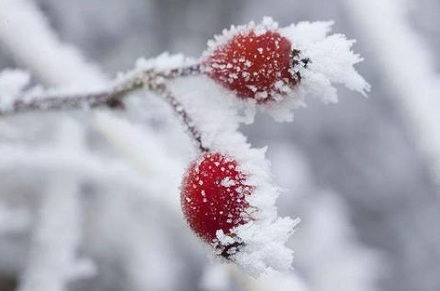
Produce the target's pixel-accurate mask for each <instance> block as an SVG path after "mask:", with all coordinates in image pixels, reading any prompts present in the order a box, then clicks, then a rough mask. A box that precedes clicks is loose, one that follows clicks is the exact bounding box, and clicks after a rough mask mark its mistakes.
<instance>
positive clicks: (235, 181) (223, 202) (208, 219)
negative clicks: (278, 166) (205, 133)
mask: <svg viewBox="0 0 440 291" xmlns="http://www.w3.org/2000/svg"><path fill="white" fill-rule="evenodd" d="M252 189H253V188H252V186H249V185H246V175H244V174H243V173H242V172H241V171H240V169H239V168H238V164H237V161H235V160H234V159H232V158H230V157H229V156H226V155H223V154H221V153H205V154H203V155H202V156H201V157H200V158H199V159H197V160H196V161H194V162H192V163H191V165H190V167H189V169H188V170H187V172H186V175H185V177H184V179H183V183H182V189H181V190H182V192H181V204H182V210H183V214H184V215H185V217H186V220H187V221H188V224H189V226H190V227H191V229H192V230H193V231H194V232H195V233H196V234H197V235H198V236H200V237H201V238H202V239H203V240H205V241H206V242H208V243H215V242H216V232H217V230H222V231H223V233H224V234H226V235H230V236H234V234H233V233H231V229H232V228H234V227H235V226H238V225H241V224H245V223H246V222H248V221H249V220H250V218H249V215H248V214H247V212H246V211H247V210H248V207H249V204H248V202H247V201H246V195H250V194H251V193H252Z"/></svg>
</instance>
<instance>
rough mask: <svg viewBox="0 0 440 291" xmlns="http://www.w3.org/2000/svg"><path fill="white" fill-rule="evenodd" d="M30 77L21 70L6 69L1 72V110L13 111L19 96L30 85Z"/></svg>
mask: <svg viewBox="0 0 440 291" xmlns="http://www.w3.org/2000/svg"><path fill="white" fill-rule="evenodd" d="M29 79H30V75H29V73H27V72H24V71H20V70H12V69H6V70H3V71H1V72H0V92H1V97H0V110H1V111H9V110H11V109H12V105H13V104H14V101H15V99H16V98H17V96H18V95H19V94H20V93H21V92H22V90H23V89H24V88H25V87H26V86H27V85H28V83H29Z"/></svg>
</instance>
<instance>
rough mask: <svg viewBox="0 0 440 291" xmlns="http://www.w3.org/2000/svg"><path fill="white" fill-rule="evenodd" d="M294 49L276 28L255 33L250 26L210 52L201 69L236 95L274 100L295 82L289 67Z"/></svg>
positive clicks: (291, 64)
mask: <svg viewBox="0 0 440 291" xmlns="http://www.w3.org/2000/svg"><path fill="white" fill-rule="evenodd" d="M296 52H297V51H294V50H293V47H292V43H291V42H290V41H289V40H288V39H287V38H286V37H284V36H282V35H281V34H279V33H278V32H276V31H270V30H269V31H266V32H265V33H262V34H256V33H255V31H254V30H250V31H247V32H241V33H237V34H236V35H235V36H233V37H232V38H231V39H230V40H229V41H228V42H226V43H225V44H224V45H219V46H218V47H217V48H216V49H214V50H213V51H212V52H210V53H209V54H208V55H207V56H206V57H205V58H204V59H203V61H202V69H203V70H204V71H205V73H206V74H207V75H208V76H210V77H211V78H212V79H214V80H216V81H217V82H219V83H221V84H222V85H223V86H225V87H226V88H228V89H230V90H233V91H235V93H236V94H237V96H238V97H239V98H242V99H248V98H252V99H255V100H256V101H257V103H259V104H262V103H266V102H268V101H274V100H276V98H275V96H282V95H283V92H284V89H285V88H286V86H287V87H288V88H292V87H294V86H295V85H296V84H297V83H298V81H299V78H298V76H297V74H295V72H294V71H293V64H294V62H295V60H294V57H295V56H296V55H294V54H295V53H296ZM283 87H284V88H283Z"/></svg>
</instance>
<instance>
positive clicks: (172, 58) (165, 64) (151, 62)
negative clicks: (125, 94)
mask: <svg viewBox="0 0 440 291" xmlns="http://www.w3.org/2000/svg"><path fill="white" fill-rule="evenodd" d="M196 63H197V60H195V59H192V58H188V57H185V56H184V55H183V54H174V55H171V54H169V53H167V52H165V53H162V54H160V55H158V56H157V57H154V58H149V59H145V58H143V57H141V58H139V59H137V60H136V64H135V68H134V69H132V70H130V71H128V72H124V73H118V75H117V77H116V80H115V85H118V84H124V83H125V82H127V81H130V80H133V78H134V77H136V76H138V75H139V73H142V72H146V71H148V70H154V71H157V72H163V73H165V74H167V73H169V71H171V70H174V69H178V68H182V67H185V66H190V65H194V64H196Z"/></svg>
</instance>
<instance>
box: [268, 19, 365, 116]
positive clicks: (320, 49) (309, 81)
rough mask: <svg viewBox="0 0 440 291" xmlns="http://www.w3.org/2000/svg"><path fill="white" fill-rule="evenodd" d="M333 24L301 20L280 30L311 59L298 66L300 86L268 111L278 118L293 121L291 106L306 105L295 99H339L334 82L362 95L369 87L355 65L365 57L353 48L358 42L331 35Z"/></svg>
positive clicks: (342, 36) (301, 56)
mask: <svg viewBox="0 0 440 291" xmlns="http://www.w3.org/2000/svg"><path fill="white" fill-rule="evenodd" d="M332 24H333V23H332V22H300V23H298V24H296V25H295V24H292V25H290V26H288V27H285V28H281V29H280V32H281V33H282V34H283V35H284V36H286V37H287V38H288V39H290V41H291V42H292V44H293V47H294V48H295V49H298V50H300V51H301V53H300V57H299V58H300V59H304V58H307V59H309V60H310V62H309V63H308V64H307V66H306V67H300V68H299V73H300V74H301V81H300V83H299V86H297V87H296V88H295V89H294V90H293V92H292V93H291V94H289V97H288V98H285V100H282V101H281V102H279V103H277V104H274V105H273V106H272V108H270V111H269V113H270V114H271V115H272V116H273V117H274V118H275V119H276V120H278V121H290V120H292V117H293V115H292V112H291V108H295V107H298V106H301V105H303V104H300V105H297V104H295V99H296V100H298V101H299V102H301V103H302V102H303V100H304V99H305V98H306V97H308V96H311V97H316V98H319V99H321V100H322V101H323V102H324V103H335V102H337V101H338V98H337V90H336V88H335V87H334V84H342V85H344V86H345V87H346V88H348V89H350V90H353V91H356V92H359V93H361V94H363V95H366V92H367V91H369V90H370V85H369V84H368V83H367V82H366V81H365V80H364V79H363V78H362V76H361V75H359V73H358V72H357V71H356V70H355V68H354V65H355V64H357V63H359V62H361V61H362V58H361V57H360V56H359V55H357V54H355V53H354V52H353V51H352V50H351V47H352V45H353V44H354V43H355V41H354V40H347V39H346V37H345V35H343V34H331V35H328V33H329V32H330V30H331V25H332ZM289 99H290V100H289ZM269 107H271V106H270V104H269Z"/></svg>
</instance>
